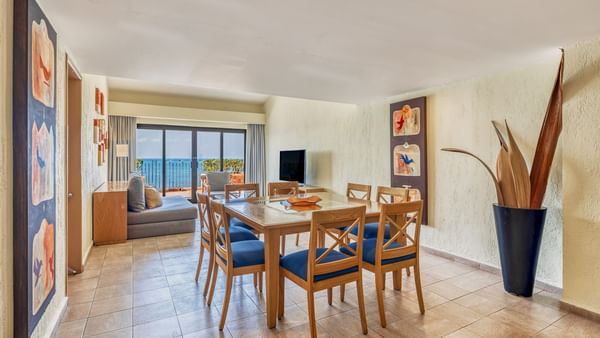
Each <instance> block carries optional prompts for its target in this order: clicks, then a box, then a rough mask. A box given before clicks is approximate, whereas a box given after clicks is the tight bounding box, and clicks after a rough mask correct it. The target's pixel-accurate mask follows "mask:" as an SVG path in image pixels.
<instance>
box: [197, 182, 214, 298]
mask: <svg viewBox="0 0 600 338" xmlns="http://www.w3.org/2000/svg"><path fill="white" fill-rule="evenodd" d="M196 199H197V200H198V216H199V217H200V254H199V256H198V266H197V267H196V283H198V278H199V277H200V271H201V270H202V260H203V259H204V250H206V251H208V257H209V259H208V271H207V274H206V280H205V281H204V292H203V294H204V296H205V297H206V294H207V293H208V287H209V285H210V278H211V275H212V271H213V265H214V259H215V256H214V254H213V251H214V234H213V227H212V221H211V217H210V211H209V208H210V197H208V195H207V194H205V193H202V192H200V191H198V192H196Z"/></svg>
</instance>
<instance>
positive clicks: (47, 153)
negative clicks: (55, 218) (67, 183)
mask: <svg viewBox="0 0 600 338" xmlns="http://www.w3.org/2000/svg"><path fill="white" fill-rule="evenodd" d="M52 198H54V130H53V129H52V127H50V130H48V128H47V127H46V124H45V123H42V126H41V127H40V128H39V129H38V126H37V123H36V122H35V121H34V122H33V128H32V130H31V203H32V204H33V205H39V204H40V203H41V202H43V201H48V200H50V199H52Z"/></svg>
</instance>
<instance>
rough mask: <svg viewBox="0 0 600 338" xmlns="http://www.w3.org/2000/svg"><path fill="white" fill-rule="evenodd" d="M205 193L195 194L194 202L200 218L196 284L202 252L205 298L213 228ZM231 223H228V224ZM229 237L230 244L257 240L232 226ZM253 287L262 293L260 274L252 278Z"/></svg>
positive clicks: (248, 233)
mask: <svg viewBox="0 0 600 338" xmlns="http://www.w3.org/2000/svg"><path fill="white" fill-rule="evenodd" d="M209 196H210V195H208V194H207V193H202V192H196V200H197V201H198V215H199V216H200V217H199V218H200V237H201V240H200V254H199V255H198V265H197V266H196V277H195V280H196V283H198V279H199V278H200V271H202V261H203V259H204V250H206V251H207V252H208V255H209V256H208V271H207V274H206V281H205V282H204V292H203V295H204V296H206V294H207V293H208V288H209V285H210V280H211V276H212V273H213V265H214V257H215V256H214V241H215V235H214V233H213V230H214V227H213V225H212V217H211V216H210V205H211V197H209ZM231 223H232V222H231V221H230V224H231ZM229 237H230V239H231V241H232V242H238V241H246V240H256V239H258V238H257V237H256V235H254V233H253V232H252V231H250V230H248V229H245V228H243V227H240V226H236V225H235V224H232V225H231V226H230V228H229ZM253 282H254V287H256V288H258V289H259V291H261V292H262V274H261V275H255V276H254V280H253Z"/></svg>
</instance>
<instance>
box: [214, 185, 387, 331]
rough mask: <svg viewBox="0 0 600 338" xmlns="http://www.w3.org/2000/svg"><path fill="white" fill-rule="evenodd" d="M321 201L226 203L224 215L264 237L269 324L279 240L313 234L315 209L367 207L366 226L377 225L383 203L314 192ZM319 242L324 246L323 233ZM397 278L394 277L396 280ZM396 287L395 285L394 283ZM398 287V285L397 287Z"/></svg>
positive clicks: (275, 292)
mask: <svg viewBox="0 0 600 338" xmlns="http://www.w3.org/2000/svg"><path fill="white" fill-rule="evenodd" d="M310 195H311V196H318V197H320V199H321V201H320V202H318V203H317V204H316V205H315V206H311V207H300V208H296V207H293V206H292V205H290V204H289V203H288V202H287V199H288V197H289V196H275V197H265V198H253V199H245V200H244V199H241V200H230V201H225V202H224V206H225V213H226V215H227V216H226V217H228V220H227V222H229V218H231V217H235V218H237V219H239V220H241V221H242V222H244V223H245V224H247V225H249V226H250V227H252V228H253V229H254V230H255V231H256V232H258V233H262V234H263V235H264V250H265V275H266V276H265V282H266V288H265V291H266V307H267V325H268V327H269V328H274V327H275V326H276V323H277V304H278V299H277V297H278V295H279V290H278V287H279V258H280V252H279V250H280V238H281V236H282V235H287V234H296V233H302V232H309V231H310V224H311V218H312V212H313V211H315V210H335V209H344V208H351V207H356V206H361V205H364V206H365V207H366V215H365V223H371V222H378V220H379V214H380V209H381V204H380V203H377V202H374V201H367V200H360V199H353V198H350V197H346V196H344V195H340V194H336V193H333V192H319V193H312V194H310ZM320 236H321V237H319V242H320V243H321V244H322V243H324V235H323V234H320ZM396 280H397V278H394V281H396ZM394 284H396V283H394ZM395 286H396V285H395Z"/></svg>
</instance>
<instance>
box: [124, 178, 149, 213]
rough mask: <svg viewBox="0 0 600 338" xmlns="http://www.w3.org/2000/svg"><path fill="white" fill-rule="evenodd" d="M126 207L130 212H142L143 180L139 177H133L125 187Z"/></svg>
mask: <svg viewBox="0 0 600 338" xmlns="http://www.w3.org/2000/svg"><path fill="white" fill-rule="evenodd" d="M127 207H128V209H129V210H130V211H144V209H146V198H145V196H144V180H142V177H141V176H133V177H132V178H131V179H130V180H129V185H128V187H127Z"/></svg>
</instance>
